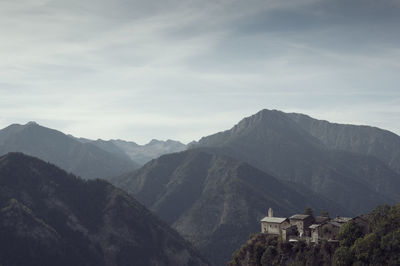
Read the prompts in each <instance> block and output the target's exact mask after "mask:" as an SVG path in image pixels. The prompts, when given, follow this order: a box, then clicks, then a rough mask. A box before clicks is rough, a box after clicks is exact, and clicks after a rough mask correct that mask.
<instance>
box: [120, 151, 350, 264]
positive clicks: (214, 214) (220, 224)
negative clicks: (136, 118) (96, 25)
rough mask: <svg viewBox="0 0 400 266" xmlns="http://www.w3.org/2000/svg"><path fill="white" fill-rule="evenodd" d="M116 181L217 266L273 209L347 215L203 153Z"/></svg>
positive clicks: (173, 158) (167, 158)
mask: <svg viewBox="0 0 400 266" xmlns="http://www.w3.org/2000/svg"><path fill="white" fill-rule="evenodd" d="M112 182H114V183H115V184H116V185H117V186H119V187H121V188H123V189H124V190H126V191H128V192H130V193H132V195H134V196H135V198H137V199H138V200H139V201H141V202H142V203H143V204H145V205H146V206H147V207H149V208H150V209H151V210H153V211H154V212H155V213H156V214H158V215H159V216H160V217H161V218H162V219H163V220H165V221H167V222H168V223H169V224H171V225H172V227H173V228H175V229H176V230H177V231H178V232H179V233H180V234H181V235H182V236H183V237H185V238H186V239H187V240H189V241H190V242H192V243H193V244H194V246H195V247H196V248H198V249H199V250H200V251H202V252H203V254H204V255H205V256H206V257H207V258H208V259H210V260H211V261H212V262H214V263H215V264H216V265H223V264H224V263H226V262H227V260H228V259H229V258H230V256H231V254H232V252H233V251H234V250H235V249H236V248H238V246H237V244H238V243H241V242H243V241H244V240H245V239H247V237H248V235H249V233H250V232H257V231H259V227H260V225H259V220H260V219H261V218H262V217H264V216H265V215H266V210H267V209H268V208H269V207H272V208H274V209H275V210H276V215H289V214H291V213H293V212H298V211H303V210H304V209H305V208H306V207H308V206H312V207H313V208H315V209H316V210H317V211H321V210H323V209H325V210H329V211H330V212H331V213H332V214H339V213H345V210H344V208H341V207H339V206H338V205H337V204H335V203H332V202H331V201H329V200H327V199H325V198H324V197H321V196H318V195H316V194H315V193H312V192H311V191H309V190H307V189H304V188H301V187H300V186H297V187H296V188H294V187H292V186H290V185H288V184H286V183H283V182H281V181H278V180H277V179H276V178H274V177H272V176H270V175H268V174H266V173H264V172H262V171H261V170H258V169H257V168H254V167H252V166H250V165H249V164H246V163H243V162H239V161H236V160H234V159H230V158H228V157H226V156H220V155H216V154H215V152H210V151H208V150H201V149H198V150H189V151H185V152H181V153H175V154H169V155H164V156H161V157H160V158H158V159H156V160H153V161H151V162H149V163H148V164H146V165H145V166H144V167H142V168H141V169H139V170H137V171H135V172H134V173H132V174H129V175H123V176H120V177H117V178H115V179H112Z"/></svg>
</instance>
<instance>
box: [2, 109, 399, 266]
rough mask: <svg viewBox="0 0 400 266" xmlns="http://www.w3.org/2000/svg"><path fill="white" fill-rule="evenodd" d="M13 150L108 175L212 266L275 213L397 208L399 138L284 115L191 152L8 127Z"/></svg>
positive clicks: (173, 145) (245, 124)
mask: <svg viewBox="0 0 400 266" xmlns="http://www.w3.org/2000/svg"><path fill="white" fill-rule="evenodd" d="M66 139H68V140H66ZM9 151H21V152H25V153H27V154H30V155H33V156H37V157H39V158H42V159H44V160H47V161H49V162H52V163H54V164H56V165H58V166H60V167H62V168H64V169H65V170H67V171H69V172H73V173H75V174H79V175H81V176H82V177H85V178H94V177H102V178H107V179H108V180H109V181H111V182H112V183H113V184H114V185H116V186H118V187H120V188H121V189H123V190H125V191H127V192H129V193H130V194H131V195H132V196H134V197H135V198H137V200H138V201H140V202H141V203H142V204H144V205H145V206H146V207H147V208H149V209H150V210H151V211H153V212H154V213H155V214H156V215H158V216H159V217H160V218H161V219H162V220H164V221H165V222H166V223H168V224H169V225H170V226H172V227H173V228H174V229H176V230H177V231H178V232H179V233H180V234H181V235H182V236H183V237H184V238H185V239H186V240H188V241H190V242H191V243H192V244H193V245H194V247H195V248H197V249H198V250H199V251H200V252H201V253H202V254H204V255H205V256H206V257H207V259H209V260H210V262H211V263H213V264H215V265H223V264H224V263H226V262H227V261H228V260H229V258H231V255H232V252H233V251H234V250H236V249H237V248H238V245H239V244H240V243H243V242H244V241H245V240H246V239H247V237H248V235H249V233H251V232H257V231H259V224H258V221H259V220H260V219H261V218H262V217H263V216H265V215H266V210H267V209H268V208H269V207H272V208H273V209H274V211H275V214H276V216H283V217H287V216H289V215H291V214H294V213H301V212H303V211H304V209H305V208H307V207H312V208H313V209H314V211H315V213H317V214H318V213H319V212H321V211H328V212H329V213H330V214H331V215H341V216H345V215H347V216H355V215H357V214H360V213H364V212H367V211H369V210H371V209H373V208H374V207H375V206H376V205H379V204H384V203H387V204H392V203H395V202H399V201H400V170H399V169H400V163H399V162H400V137H399V136H398V135H396V134H394V133H392V132H389V131H386V130H382V129H379V128H374V127H370V126H356V125H344V124H335V123H330V122H328V121H322V120H317V119H314V118H311V117H309V116H306V115H303V114H296V113H284V112H281V111H277V110H261V111H260V112H258V113H256V114H254V115H252V116H250V117H246V118H244V119H242V120H241V121H239V122H238V123H237V124H236V125H234V126H233V127H232V128H231V129H228V130H226V131H223V132H219V133H216V134H213V135H210V136H206V137H203V138H201V139H200V140H199V141H198V142H192V143H191V144H190V145H189V146H186V145H184V144H182V143H179V142H175V141H170V140H169V141H166V142H162V141H156V140H153V141H151V142H150V143H149V144H146V145H138V144H136V143H134V142H127V141H122V140H109V141H104V140H100V139H99V140H90V139H83V138H80V139H77V138H75V137H72V136H67V135H65V134H63V133H61V132H58V131H55V130H51V129H47V128H44V127H41V126H39V125H37V124H34V123H28V124H27V125H23V126H21V125H11V126H10V127H8V128H6V129H3V130H1V131H0V154H4V153H7V152H9ZM173 152H175V153H173ZM169 153H171V154H169ZM163 154H164V155H163ZM149 160H150V161H149ZM144 163H145V165H144V166H142V167H140V165H141V164H144ZM77 166H80V167H77ZM77 172H78V173H77Z"/></svg>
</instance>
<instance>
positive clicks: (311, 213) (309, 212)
mask: <svg viewBox="0 0 400 266" xmlns="http://www.w3.org/2000/svg"><path fill="white" fill-rule="evenodd" d="M304 214H306V215H310V216H314V212H313V209H312V208H310V207H307V208H306V209H305V210H304Z"/></svg>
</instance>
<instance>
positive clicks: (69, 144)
mask: <svg viewBox="0 0 400 266" xmlns="http://www.w3.org/2000/svg"><path fill="white" fill-rule="evenodd" d="M8 152H23V153H25V154H28V155H31V156H35V157H38V158H40V159H42V160H45V161H48V162H51V163H53V164H55V165H57V166H59V167H61V168H63V169H64V170H66V171H68V172H72V173H74V174H76V175H79V176H82V177H84V178H106V177H109V176H115V175H120V174H123V173H126V172H129V171H132V170H133V169H136V168H137V167H138V164H137V163H135V162H133V161H132V160H131V159H130V158H129V157H128V156H125V155H123V154H122V155H121V154H115V153H111V152H107V151H105V150H103V149H101V148H99V147H96V146H95V145H93V144H91V143H82V142H80V141H78V140H76V139H74V138H72V137H70V136H67V135H65V134H63V133H61V132H59V131H57V130H53V129H49V128H45V127H42V126H40V125H38V124H36V123H34V122H30V123H28V124H26V125H17V124H14V125H11V126H9V127H7V128H4V129H2V130H0V155H4V154H6V153H8Z"/></svg>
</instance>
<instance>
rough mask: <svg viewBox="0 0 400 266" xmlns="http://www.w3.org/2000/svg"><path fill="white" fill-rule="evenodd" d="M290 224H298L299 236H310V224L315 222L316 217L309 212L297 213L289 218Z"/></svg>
mask: <svg viewBox="0 0 400 266" xmlns="http://www.w3.org/2000/svg"><path fill="white" fill-rule="evenodd" d="M289 221H290V225H292V226H293V225H295V226H297V231H298V233H299V237H303V236H304V237H309V236H310V228H309V227H310V225H312V224H313V222H314V218H313V217H312V216H311V215H307V214H295V215H292V216H291V217H290V218H289Z"/></svg>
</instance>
